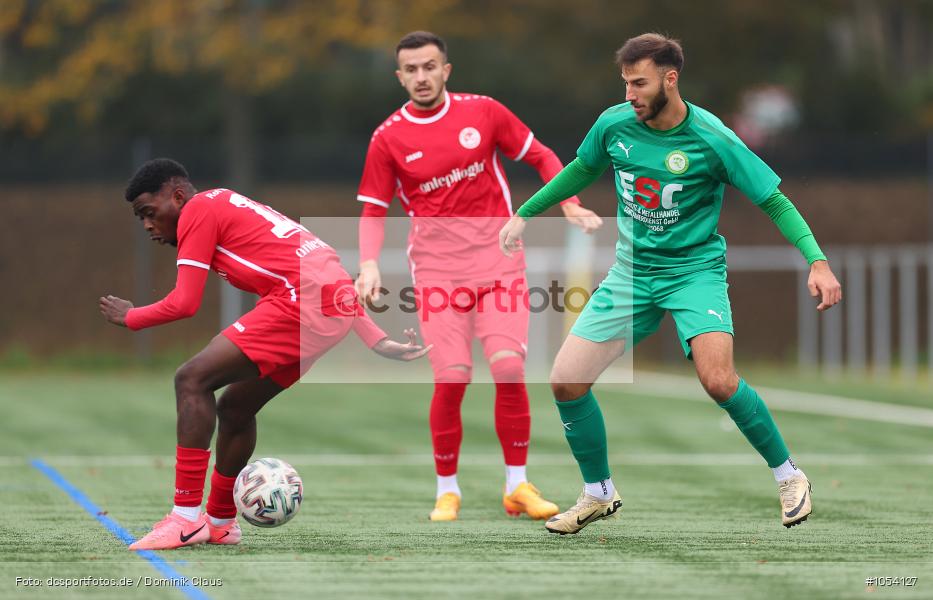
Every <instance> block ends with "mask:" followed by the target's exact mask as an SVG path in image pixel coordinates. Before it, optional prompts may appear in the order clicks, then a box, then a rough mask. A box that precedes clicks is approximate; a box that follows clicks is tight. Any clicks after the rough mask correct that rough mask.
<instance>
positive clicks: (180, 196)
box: [172, 185, 188, 209]
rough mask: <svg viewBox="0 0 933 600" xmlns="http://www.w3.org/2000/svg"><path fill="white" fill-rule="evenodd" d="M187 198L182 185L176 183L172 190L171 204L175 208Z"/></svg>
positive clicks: (180, 205)
mask: <svg viewBox="0 0 933 600" xmlns="http://www.w3.org/2000/svg"><path fill="white" fill-rule="evenodd" d="M187 200H188V194H187V193H186V192H185V188H184V186H181V185H176V186H175V189H173V190H172V204H173V205H174V206H175V208H179V209H180V208H181V207H182V206H184V205H185V202H186V201H187Z"/></svg>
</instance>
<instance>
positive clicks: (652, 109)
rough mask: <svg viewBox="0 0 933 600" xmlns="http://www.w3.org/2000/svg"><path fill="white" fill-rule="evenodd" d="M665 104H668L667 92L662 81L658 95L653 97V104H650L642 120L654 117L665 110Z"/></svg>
mask: <svg viewBox="0 0 933 600" xmlns="http://www.w3.org/2000/svg"><path fill="white" fill-rule="evenodd" d="M665 106H667V92H665V91H664V84H663V83H662V84H661V87H660V89H658V95H657V96H655V97H654V98H652V99H651V104H649V105H648V112H647V113H645V116H644V117H643V118H642V119H641V121H642V122H644V121H650V120H652V119H654V118H655V117H657V116H658V115H659V114H660V113H661V111H662V110H664V107H665Z"/></svg>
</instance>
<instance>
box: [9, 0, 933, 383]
mask: <svg viewBox="0 0 933 600" xmlns="http://www.w3.org/2000/svg"><path fill="white" fill-rule="evenodd" d="M415 29H429V30H432V31H434V32H436V33H438V34H439V35H441V36H443V37H445V38H446V39H447V41H448V43H449V55H450V61H451V63H452V64H453V67H454V69H453V74H452V78H451V81H450V84H449V87H450V89H451V90H453V91H467V92H473V93H482V94H488V95H491V96H493V97H496V98H498V99H499V100H501V101H503V102H504V103H505V104H506V105H507V106H509V107H510V108H511V109H512V110H513V111H514V112H515V113H516V114H517V115H519V116H520V117H521V118H522V120H524V121H525V122H526V123H527V124H528V125H529V126H530V127H531V128H532V129H533V130H534V131H535V134H536V135H537V137H538V138H539V139H541V140H542V141H543V142H544V143H546V144H547V145H549V146H551V147H553V148H554V149H555V150H556V151H557V153H558V155H559V156H560V157H561V158H562V159H563V160H564V161H568V160H570V159H571V158H572V157H573V155H574V153H575V150H576V148H577V146H578V145H579V143H580V140H581V139H582V138H583V136H584V135H585V133H586V131H587V130H588V129H589V127H590V126H591V124H592V123H593V121H594V120H595V119H596V117H597V115H599V113H600V112H602V111H603V110H604V109H605V108H606V107H608V106H611V105H613V104H617V103H619V102H621V101H622V99H623V96H624V90H623V86H622V84H621V80H620V78H619V75H618V72H617V71H616V68H615V65H614V64H613V55H614V52H615V50H616V49H617V48H618V47H619V46H620V45H621V44H622V43H623V42H624V41H625V40H626V39H627V38H629V37H631V36H634V35H637V34H639V33H643V32H645V31H660V32H663V33H667V34H670V35H672V36H674V37H677V38H679V39H680V40H681V41H682V42H683V45H684V48H685V51H686V67H685V70H684V73H683V77H682V79H681V87H682V91H683V93H684V95H685V97H686V98H687V99H688V100H690V101H692V102H694V103H696V104H698V105H700V106H703V107H705V108H707V109H709V110H711V111H713V112H714V113H716V114H717V115H719V116H720V117H722V118H723V120H724V121H725V122H726V124H727V125H729V126H730V127H732V128H734V129H735V130H736V132H737V133H739V135H741V136H742V137H743V139H745V140H746V142H747V143H748V144H749V145H750V146H751V147H752V148H753V149H755V150H756V151H757V152H759V153H760V154H761V155H762V156H763V157H764V158H765V160H766V161H768V162H769V163H770V164H771V165H772V166H773V167H774V168H775V170H776V171H777V172H778V173H779V174H780V175H781V176H782V177H784V182H783V183H782V184H781V187H782V189H783V190H784V191H786V192H787V193H788V195H789V196H790V197H791V198H792V199H793V200H794V201H795V203H796V204H797V205H798V206H799V207H800V208H801V211H802V212H803V214H804V215H805V216H806V218H807V219H808V222H809V223H810V224H811V226H812V227H813V229H814V231H815V232H816V234H817V236H818V238H819V239H820V241H821V243H822V244H823V245H824V247H829V248H830V249H832V247H833V246H834V245H836V246H842V245H860V246H859V247H860V248H875V247H881V246H889V247H893V246H894V245H895V244H903V243H910V244H923V243H929V242H930V241H933V191H931V190H933V183H928V178H929V182H933V135H931V133H930V132H931V131H933V0H890V1H888V0H783V1H781V2H766V1H764V0H700V1H695V2H693V1H688V0H576V1H574V2H567V1H561V2H559V1H556V0H407V1H404V2H402V1H397V0H0V155H2V158H3V160H2V161H0V189H2V190H3V194H2V196H0V202H2V206H3V208H4V224H3V231H4V235H2V236H0V278H2V280H3V281H6V282H17V286H16V287H15V288H14V287H13V286H12V285H11V290H12V291H11V293H9V294H5V295H0V366H2V365H4V364H14V365H15V364H20V363H21V362H23V361H25V362H26V363H28V362H29V360H31V359H30V358H29V357H55V356H56V355H63V354H68V353H71V354H73V355H74V354H76V355H78V356H80V357H81V360H85V359H86V360H88V361H91V362H93V361H97V360H99V359H98V358H95V356H97V357H99V356H103V355H105V354H106V353H108V352H109V353H111V355H113V354H116V355H118V356H117V357H116V358H119V359H121V360H123V359H125V357H126V356H127V355H130V352H129V351H130V350H131V349H132V348H133V347H134V346H135V348H136V356H137V357H139V358H142V359H143V360H147V358H146V357H148V356H149V352H150V350H149V349H150V348H152V349H153V351H154V352H162V351H165V350H173V349H174V350H178V351H180V352H182V353H184V354H190V352H193V351H195V350H197V349H198V348H200V347H201V346H202V345H203V341H204V339H207V337H208V336H210V335H212V334H213V333H214V332H215V331H216V327H217V323H218V322H221V323H224V324H226V323H229V322H230V319H231V317H230V315H229V314H225V313H224V312H223V311H218V307H219V306H220V305H222V304H223V305H224V306H228V307H229V306H232V307H233V309H231V314H239V309H238V308H237V306H236V304H235V303H232V304H231V302H232V301H228V302H226V303H221V302H218V296H219V295H220V294H221V293H224V294H226V293H229V288H228V287H227V286H225V285H221V286H219V287H218V286H210V288H209V290H208V296H207V297H206V298H205V302H204V305H203V308H202V310H201V313H202V314H199V316H198V317H197V318H196V319H192V320H191V321H185V322H183V323H179V324H175V325H169V326H166V327H164V328H158V329H157V330H155V331H152V332H146V333H144V334H135V335H132V336H130V335H128V334H127V332H125V331H123V330H119V329H117V328H114V327H109V326H106V324H104V323H103V322H102V321H101V320H100V317H99V315H98V314H97V310H96V301H97V298H98V297H99V296H100V295H101V294H107V293H113V294H116V295H120V296H122V297H127V298H131V299H132V300H134V301H135V302H137V303H138V304H142V303H146V302H149V301H152V300H155V299H157V298H159V297H161V296H162V295H164V294H165V293H166V292H167V291H168V290H169V289H171V286H172V284H173V282H174V277H175V270H174V261H172V260H170V257H169V255H170V254H171V252H164V253H161V252H160V253H157V252H156V251H155V250H153V249H152V244H151V243H149V242H148V240H147V239H146V237H145V236H144V235H143V234H142V232H141V229H140V228H139V227H138V225H137V223H135V222H133V220H132V219H131V218H130V213H129V211H128V210H127V209H126V207H125V206H123V205H124V204H125V203H123V202H122V188H123V182H124V181H126V179H127V178H128V177H129V175H130V174H131V173H132V170H133V169H134V168H135V166H137V165H138V164H139V163H140V162H141V161H142V160H144V159H146V158H149V157H154V156H171V157H173V158H176V159H178V160H180V161H182V162H183V163H184V164H185V165H186V166H187V167H188V168H189V170H190V171H191V173H192V176H193V179H194V181H195V184H196V185H197V186H199V187H202V188H207V187H213V186H226V187H232V188H235V189H237V190H239V191H242V192H245V193H248V194H251V195H255V197H256V198H257V199H259V200H261V201H263V202H267V203H269V204H271V205H273V206H275V207H276V208H277V209H279V210H281V211H282V212H284V213H286V214H289V215H291V216H293V217H300V216H310V217H330V216H352V217H353V218H355V216H356V215H358V214H359V212H358V211H359V203H357V202H356V201H355V200H354V197H355V192H356V184H357V182H358V179H359V176H360V174H361V172H362V165H363V160H364V157H365V154H366V147H367V144H368V142H369V139H370V134H371V132H372V131H373V129H375V128H376V127H377V126H378V125H379V124H380V123H381V122H382V121H383V119H385V118H386V116H387V115H389V114H390V113H391V112H392V111H394V110H395V109H396V108H397V107H399V106H400V105H401V104H402V103H403V102H404V101H405V100H407V97H406V96H405V93H404V91H403V90H402V89H401V87H399V84H398V82H397V80H396V78H395V75H394V70H395V68H396V66H395V56H394V49H395V44H396V43H397V41H398V39H399V38H400V37H401V36H402V35H404V34H405V33H407V32H409V31H412V30H415ZM505 162H506V170H507V171H508V173H509V177H510V178H511V179H512V181H513V197H514V198H515V201H516V202H519V201H520V200H521V199H522V198H525V197H527V195H528V194H530V193H531V192H533V191H534V190H535V189H536V186H537V183H538V180H537V177H536V174H535V173H534V171H533V170H532V169H529V168H527V167H526V166H524V165H515V164H514V163H512V161H505ZM928 165H929V166H928ZM928 174H929V175H928ZM727 194H728V196H727V203H726V204H727V209H726V210H724V211H723V215H722V220H721V221H720V230H721V231H723V232H724V234H725V235H726V236H727V237H728V239H729V242H730V247H732V248H735V247H736V246H751V245H769V244H770V245H782V244H784V243H785V242H784V240H783V239H782V238H781V236H780V234H779V233H778V232H777V231H776V230H775V228H774V226H773V224H771V223H770V222H769V221H768V219H767V218H766V217H765V216H764V215H763V214H762V213H761V211H759V210H758V209H757V208H755V207H754V206H753V205H751V204H750V203H748V202H745V201H738V202H733V201H731V198H732V197H734V196H737V195H738V194H734V193H732V192H727ZM584 202H586V204H587V205H588V206H590V207H593V208H594V209H595V210H598V211H599V212H600V213H601V214H603V215H607V216H608V215H611V214H613V213H614V212H615V210H616V199H615V194H614V192H613V189H612V187H611V181H610V179H609V178H608V177H606V178H604V179H603V180H602V181H600V182H599V183H598V184H596V185H594V186H592V187H591V188H590V189H588V190H586V192H585V194H584ZM393 210H398V209H397V206H396V207H394V208H393ZM322 227H323V225H322ZM879 256H880V257H881V258H884V256H886V255H884V254H883V252H882V254H881V255H879ZM348 268H349V269H351V270H352V269H353V265H348ZM931 273H933V271H931ZM846 276H848V272H846V273H844V275H843V279H845V277H846ZM743 277H744V279H742V278H743ZM898 277H900V276H899V275H898ZM924 277H925V278H924V279H921V280H919V283H917V285H918V286H919V288H920V289H921V290H927V289H928V288H927V286H928V285H929V284H927V283H926V282H927V281H933V275H925V276H924ZM735 279H737V281H735V282H734V283H735V284H736V285H735V287H734V288H733V289H734V290H735V291H736V293H735V294H734V295H733V304H734V311H735V314H736V315H737V319H738V322H741V323H743V327H744V329H743V336H742V337H741V338H740V342H739V343H740V345H741V346H742V353H743V356H760V357H764V358H766V359H768V360H773V359H775V357H778V358H781V357H785V358H786V357H789V356H792V354H793V352H795V350H794V344H795V339H796V337H795V336H796V335H797V334H796V332H797V330H798V328H795V327H788V326H787V325H786V324H787V323H792V322H794V321H793V320H794V319H797V314H796V313H795V294H796V293H797V290H796V287H795V285H796V284H795V281H796V279H795V274H794V273H792V272H785V273H780V274H775V273H773V272H770V271H768V272H762V273H747V274H744V275H740V274H737V273H734V274H731V275H730V280H735ZM892 281H894V282H899V281H900V279H894V280H892ZM904 281H908V282H909V281H910V280H908V279H905V280H904ZM897 285H900V284H897ZM897 285H895V284H893V283H892V286H894V287H897ZM888 287H890V286H888ZM872 289H873V290H874V289H875V287H874V286H873V287H872ZM930 289H933V288H930ZM221 290H223V292H221ZM923 294H926V295H925V296H922V297H921V298H920V299H919V300H918V302H920V306H926V305H927V304H928V303H929V301H928V300H924V298H927V297H930V298H933V291H929V292H926V291H924V292H923ZM898 297H899V296H896V295H895V296H892V298H893V300H892V301H893V302H897V301H898V300H897V298H898ZM904 297H905V298H907V297H908V295H906V294H905V295H904ZM225 298H226V296H225ZM228 300H229V299H228ZM924 302H926V303H927V304H924ZM765 303H767V304H768V305H769V306H771V307H772V308H774V310H775V311H776V312H775V313H774V314H772V315H771V318H769V319H761V318H760V317H759V315H758V307H760V306H761V305H762V304H765ZM798 312H799V311H798ZM837 312H838V311H837ZM898 312H899V313H900V312H902V311H900V310H899V311H898ZM743 314H744V315H746V316H745V317H743ZM834 314H835V313H834ZM847 314H848V313H847ZM830 316H833V315H830ZM218 317H219V318H218ZM927 320H928V321H930V322H933V317H931V318H928V319H927ZM799 322H801V323H802V322H803V321H799ZM925 323H926V321H922V320H921V321H920V322H919V325H918V327H922V328H926V327H928V325H926V324H925ZM889 325H890V323H889ZM803 327H804V325H801V326H799V328H803ZM807 327H810V326H807ZM889 328H890V327H889ZM924 330H926V329H924ZM873 335H874V334H873ZM898 335H899V334H898ZM150 336H151V342H152V343H151V344H150V342H149V341H147V340H149V339H150ZM892 339H895V338H892ZM926 339H927V340H928V341H927V345H928V346H929V344H930V343H931V342H930V340H933V333H928V334H927V335H926ZM658 340H667V342H665V343H668V342H670V343H668V348H667V355H668V356H670V357H673V360H680V359H681V358H682V355H680V356H678V354H679V352H680V351H679V348H678V347H677V344H676V336H674V334H673V333H672V331H668V332H667V333H666V334H664V335H662V336H656V338H653V339H652V341H650V342H648V343H646V344H645V345H644V346H641V347H640V349H641V348H644V350H642V354H648V355H651V353H652V352H655V355H658V353H659V352H660V351H658V350H657V348H655V351H652V350H651V347H652V344H660V343H661V342H659V341H658ZM17 357H21V358H22V357H25V358H22V361H21V360H20V358H17ZM17 361H20V362H17ZM931 370H933V369H931Z"/></svg>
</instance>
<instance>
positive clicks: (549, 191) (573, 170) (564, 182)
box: [516, 158, 606, 221]
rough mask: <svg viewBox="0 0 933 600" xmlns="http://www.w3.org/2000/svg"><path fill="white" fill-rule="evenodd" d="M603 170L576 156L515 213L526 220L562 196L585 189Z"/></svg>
mask: <svg viewBox="0 0 933 600" xmlns="http://www.w3.org/2000/svg"><path fill="white" fill-rule="evenodd" d="M605 170H606V169H605V168H602V169H594V168H593V167H590V166H588V165H587V164H586V163H584V162H583V161H581V160H580V159H579V158H576V159H574V160H573V162H571V163H570V164H569V165H567V166H566V167H564V168H563V170H561V172H560V173H558V174H557V175H555V176H554V178H553V179H551V180H550V181H549V182H548V183H547V185H545V186H544V187H542V188H541V189H540V190H538V191H537V192H535V194H534V195H533V196H532V197H531V198H529V199H528V201H527V202H525V203H524V204H522V205H521V207H519V209H518V211H516V214H518V215H519V216H521V217H522V218H523V219H525V220H526V221H527V220H528V219H530V218H532V217H534V216H537V215H540V214H541V213H543V212H544V211H546V210H547V209H549V208H551V207H552V206H554V205H555V204H557V203H558V202H560V201H561V200H563V199H564V198H569V197H571V196H575V195H577V194H578V193H580V192H581V191H583V190H584V189H586V187H587V186H589V185H590V184H592V183H593V182H594V181H596V180H597V179H599V176H600V175H602V174H603V172H604V171H605Z"/></svg>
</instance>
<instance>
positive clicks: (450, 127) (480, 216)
mask: <svg viewBox="0 0 933 600" xmlns="http://www.w3.org/2000/svg"><path fill="white" fill-rule="evenodd" d="M530 149H531V150H532V154H534V159H533V160H531V158H532V157H531V156H530V153H529V150H530ZM539 149H543V151H542V150H539ZM497 150H501V151H502V153H503V154H505V155H506V156H507V157H508V158H511V159H513V160H526V162H531V163H532V164H533V165H534V166H535V167H536V168H538V170H539V172H540V173H541V174H542V177H543V178H546V179H550V178H551V177H553V176H554V174H556V173H557V172H558V171H559V170H560V168H561V165H560V161H559V160H557V158H556V157H555V156H554V154H553V152H551V151H550V150H548V149H547V148H545V147H544V146H541V145H540V144H538V143H536V142H535V139H534V134H532V132H531V130H529V129H528V127H527V126H526V125H525V124H524V123H522V122H521V121H520V120H519V119H518V117H516V116H515V115H514V114H512V112H511V111H509V110H508V109H507V108H506V107H505V106H503V105H502V104H500V103H499V102H497V101H496V100H493V99H492V98H490V97H488V96H480V95H475V94H460V93H453V92H451V93H447V92H445V98H444V103H443V104H442V105H441V106H439V107H438V108H436V109H434V110H432V111H427V112H425V111H419V110H417V109H415V108H413V106H412V103H411V102H409V103H407V104H405V105H404V106H402V108H400V109H399V110H397V111H395V112H394V113H393V114H392V115H391V116H390V117H389V118H388V119H387V120H386V121H385V122H384V123H383V124H382V125H380V126H379V127H378V128H377V129H376V131H375V132H374V133H373V136H372V139H371V140H370V145H369V151H368V153H367V155H366V165H365V167H364V170H363V178H362V181H361V182H360V187H359V192H358V195H357V199H358V200H360V201H362V202H369V203H371V204H374V205H377V206H381V207H385V208H388V206H389V204H390V202H391V201H392V198H393V197H394V196H395V195H396V194H398V196H399V198H400V199H401V201H402V204H403V207H404V209H405V212H406V213H408V215H409V216H411V217H412V218H413V222H412V226H411V229H410V234H409V241H410V243H411V247H410V249H409V257H410V259H411V268H412V273H413V276H414V277H415V278H416V279H421V280H427V279H475V278H484V277H487V276H489V275H490V274H495V273H504V272H508V271H513V270H516V269H522V268H524V266H525V262H524V256H523V255H522V254H521V253H518V254H517V255H516V256H515V257H513V258H511V259H510V258H506V257H505V256H504V255H503V254H502V253H501V252H500V251H499V248H498V233H499V229H500V228H501V227H502V225H503V224H504V223H505V221H506V220H507V219H508V218H509V216H511V215H512V197H511V193H510V192H509V185H508V182H507V180H506V177H505V171H504V170H503V168H502V163H501V162H500V161H499V157H498V155H497V152H496V151H497ZM445 217H467V218H453V219H450V218H445Z"/></svg>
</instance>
